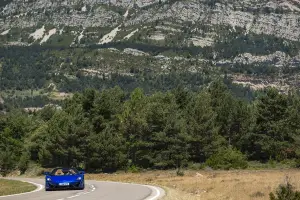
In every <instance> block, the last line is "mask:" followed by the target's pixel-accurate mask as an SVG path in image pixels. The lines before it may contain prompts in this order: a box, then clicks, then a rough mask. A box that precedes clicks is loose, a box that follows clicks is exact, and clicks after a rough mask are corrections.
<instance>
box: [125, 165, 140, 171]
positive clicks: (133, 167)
mask: <svg viewBox="0 0 300 200" xmlns="http://www.w3.org/2000/svg"><path fill="white" fill-rule="evenodd" d="M127 171H128V172H131V173H138V172H140V171H141V169H140V168H139V167H137V166H135V165H132V166H130V167H128V169H127Z"/></svg>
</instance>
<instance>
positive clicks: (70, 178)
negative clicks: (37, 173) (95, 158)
mask: <svg viewBox="0 0 300 200" xmlns="http://www.w3.org/2000/svg"><path fill="white" fill-rule="evenodd" d="M44 174H45V175H46V177H45V190H46V191H50V190H55V189H64V188H65V189H80V190H83V189H84V172H83V171H78V170H77V169H75V168H62V167H60V168H55V169H53V170H52V172H45V173H44Z"/></svg>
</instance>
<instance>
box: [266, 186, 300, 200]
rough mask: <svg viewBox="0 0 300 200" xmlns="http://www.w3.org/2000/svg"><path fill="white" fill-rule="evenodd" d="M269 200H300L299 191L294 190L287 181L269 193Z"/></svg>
mask: <svg viewBox="0 0 300 200" xmlns="http://www.w3.org/2000/svg"><path fill="white" fill-rule="evenodd" d="M270 200H300V192H299V191H295V190H294V187H293V186H292V185H291V184H290V183H289V182H287V183H286V184H284V185H280V186H279V187H278V189H277V191H276V192H275V194H274V193H273V192H271V193H270Z"/></svg>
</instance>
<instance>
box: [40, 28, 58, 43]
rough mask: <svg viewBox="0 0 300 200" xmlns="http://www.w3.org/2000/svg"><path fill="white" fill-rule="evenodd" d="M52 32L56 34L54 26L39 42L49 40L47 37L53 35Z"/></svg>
mask: <svg viewBox="0 0 300 200" xmlns="http://www.w3.org/2000/svg"><path fill="white" fill-rule="evenodd" d="M54 34H56V28H54V29H51V30H50V31H49V32H48V34H47V35H45V36H44V38H43V39H42V41H41V42H40V44H42V43H44V42H47V41H48V40H49V38H50V37H51V36H52V35H54Z"/></svg>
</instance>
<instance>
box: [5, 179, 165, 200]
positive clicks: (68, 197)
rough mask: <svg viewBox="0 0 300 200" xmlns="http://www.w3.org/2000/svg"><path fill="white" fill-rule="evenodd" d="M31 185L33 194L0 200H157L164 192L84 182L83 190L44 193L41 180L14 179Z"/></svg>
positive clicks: (134, 185) (121, 184)
mask: <svg viewBox="0 0 300 200" xmlns="http://www.w3.org/2000/svg"><path fill="white" fill-rule="evenodd" d="M14 180H21V181H26V182H30V183H33V184H35V185H36V186H37V189H36V190H35V191H33V192H29V193H24V194H18V195H11V196H0V200H157V199H161V197H162V196H163V195H164V191H163V190H162V189H160V188H157V187H153V186H146V185H136V184H126V183H116V182H101V181H85V183H86V188H85V190H60V191H49V192H46V191H45V188H44V184H45V183H44V180H43V179H27V178H14Z"/></svg>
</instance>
